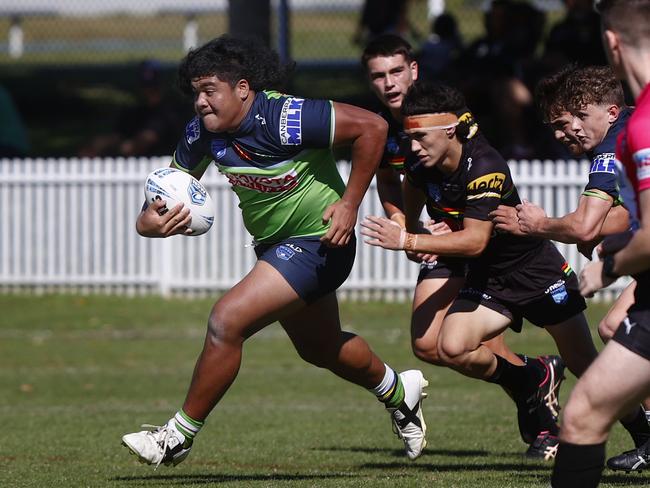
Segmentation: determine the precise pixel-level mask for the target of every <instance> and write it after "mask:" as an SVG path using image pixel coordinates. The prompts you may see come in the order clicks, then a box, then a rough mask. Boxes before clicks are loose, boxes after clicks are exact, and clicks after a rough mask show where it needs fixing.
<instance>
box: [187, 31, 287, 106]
mask: <svg viewBox="0 0 650 488" xmlns="http://www.w3.org/2000/svg"><path fill="white" fill-rule="evenodd" d="M294 66H295V63H293V62H291V63H282V62H281V61H280V58H279V56H278V54H277V53H276V52H275V51H273V50H271V49H269V48H268V47H266V46H264V45H262V44H261V43H259V42H257V41H254V40H251V39H239V38H235V37H230V36H227V35H224V36H221V37H217V38H216V39H213V40H211V41H210V42H208V43H207V44H204V45H203V46H201V47H199V48H198V49H194V50H191V51H190V52H189V53H188V54H187V56H185V58H183V60H182V61H181V64H180V66H179V68H178V85H179V87H180V89H181V90H182V91H183V92H184V93H186V94H188V95H191V94H192V80H194V79H196V78H201V77H204V76H216V77H217V78H219V80H221V81H224V82H226V83H228V84H230V85H231V86H235V84H236V83H237V82H238V81H239V80H242V79H244V80H246V81H248V84H249V85H250V87H251V89H252V90H254V91H261V90H272V89H280V88H282V86H283V85H284V84H285V82H286V81H287V79H288V78H289V75H290V74H291V73H292V71H293V68H294Z"/></svg>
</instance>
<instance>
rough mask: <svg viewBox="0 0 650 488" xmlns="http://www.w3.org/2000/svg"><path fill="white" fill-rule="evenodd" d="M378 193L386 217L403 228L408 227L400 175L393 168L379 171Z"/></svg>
mask: <svg viewBox="0 0 650 488" xmlns="http://www.w3.org/2000/svg"><path fill="white" fill-rule="evenodd" d="M377 193H378V195H379V201H380V202H381V206H382V207H383V208H384V212H385V213H386V216H387V217H388V218H389V219H391V220H393V221H395V222H397V223H398V224H400V225H401V226H402V227H404V226H406V218H405V216H404V202H403V201H402V181H401V178H400V176H399V173H397V171H395V170H393V169H392V168H379V169H377Z"/></svg>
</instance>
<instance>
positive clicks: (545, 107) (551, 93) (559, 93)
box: [535, 65, 576, 122]
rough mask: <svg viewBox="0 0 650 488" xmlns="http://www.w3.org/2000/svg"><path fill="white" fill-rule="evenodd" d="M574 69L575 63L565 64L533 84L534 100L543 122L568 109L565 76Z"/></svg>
mask: <svg viewBox="0 0 650 488" xmlns="http://www.w3.org/2000/svg"><path fill="white" fill-rule="evenodd" d="M575 69H576V66H575V65H570V66H567V67H566V68H564V69H562V70H560V71H558V72H557V73H553V74H552V75H549V76H547V77H546V78H543V79H541V80H540V81H539V82H538V83H537V86H535V102H536V103H537V106H538V107H539V111H540V113H541V115H542V119H543V120H544V122H549V121H550V120H552V119H554V118H555V117H558V116H559V115H560V114H561V113H562V112H565V111H568V106H569V101H568V99H567V98H566V90H565V85H566V81H567V78H568V77H569V75H570V74H571V73H573V72H574V71H575Z"/></svg>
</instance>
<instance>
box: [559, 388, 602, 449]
mask: <svg viewBox="0 0 650 488" xmlns="http://www.w3.org/2000/svg"><path fill="white" fill-rule="evenodd" d="M607 425H608V422H607V420H606V419H605V418H603V417H602V415H601V413H600V412H599V410H598V409H597V408H595V406H594V405H593V402H591V400H590V395H589V391H588V389H587V388H584V387H581V385H578V386H577V387H576V388H574V390H573V391H572V392H571V397H570V398H569V401H568V402H567V404H566V406H565V408H564V412H563V415H562V439H563V440H564V441H566V442H573V443H583V442H584V439H590V441H591V440H593V439H600V438H601V437H602V436H603V435H606V433H607Z"/></svg>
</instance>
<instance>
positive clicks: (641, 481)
mask: <svg viewBox="0 0 650 488" xmlns="http://www.w3.org/2000/svg"><path fill="white" fill-rule="evenodd" d="M521 479H522V480H526V479H530V480H531V481H533V480H534V481H539V478H538V477H533V476H532V473H531V474H530V475H528V474H527V473H524V474H522V475H521ZM548 482H549V483H550V482H551V473H550V472H549V473H548ZM600 484H601V485H605V484H607V485H612V486H649V485H650V476H648V475H643V474H640V473H630V474H606V475H603V477H602V478H601V480H600Z"/></svg>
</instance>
